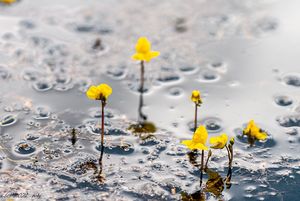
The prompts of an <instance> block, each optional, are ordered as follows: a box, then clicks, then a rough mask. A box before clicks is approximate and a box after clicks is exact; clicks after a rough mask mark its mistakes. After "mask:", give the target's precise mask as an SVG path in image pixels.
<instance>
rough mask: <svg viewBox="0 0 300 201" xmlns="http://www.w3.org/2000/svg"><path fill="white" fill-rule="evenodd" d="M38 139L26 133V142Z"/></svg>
mask: <svg viewBox="0 0 300 201" xmlns="http://www.w3.org/2000/svg"><path fill="white" fill-rule="evenodd" d="M39 138H40V137H39V136H37V135H35V134H32V133H28V134H27V135H26V140H29V141H34V140H37V139H39Z"/></svg>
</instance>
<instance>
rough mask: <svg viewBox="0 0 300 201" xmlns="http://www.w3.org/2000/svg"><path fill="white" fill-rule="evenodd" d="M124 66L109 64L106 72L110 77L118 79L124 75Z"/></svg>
mask: <svg viewBox="0 0 300 201" xmlns="http://www.w3.org/2000/svg"><path fill="white" fill-rule="evenodd" d="M125 70H126V68H125V66H119V67H112V66H109V67H108V69H107V71H106V73H107V74H108V75H110V76H111V77H112V78H114V79H117V80H120V79H123V78H124V77H125V76H126V71H125Z"/></svg>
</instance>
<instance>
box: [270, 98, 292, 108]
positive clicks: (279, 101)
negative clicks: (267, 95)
mask: <svg viewBox="0 0 300 201" xmlns="http://www.w3.org/2000/svg"><path fill="white" fill-rule="evenodd" d="M274 100H275V103H276V104H277V105H280V106H288V105H291V104H293V100H292V99H291V98H290V97H289V96H282V95H279V96H275V98H274Z"/></svg>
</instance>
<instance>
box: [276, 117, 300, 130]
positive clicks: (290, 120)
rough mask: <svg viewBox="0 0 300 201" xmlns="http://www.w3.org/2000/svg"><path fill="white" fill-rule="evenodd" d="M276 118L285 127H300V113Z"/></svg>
mask: <svg viewBox="0 0 300 201" xmlns="http://www.w3.org/2000/svg"><path fill="white" fill-rule="evenodd" d="M276 120H277V122H278V123H279V125H280V126H283V127H293V126H296V127H300V115H296V114H295V115H287V116H280V117H278V118H277V119H276Z"/></svg>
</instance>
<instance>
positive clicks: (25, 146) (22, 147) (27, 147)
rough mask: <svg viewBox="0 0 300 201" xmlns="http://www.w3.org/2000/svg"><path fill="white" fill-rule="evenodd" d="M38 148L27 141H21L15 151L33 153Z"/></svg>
mask: <svg viewBox="0 0 300 201" xmlns="http://www.w3.org/2000/svg"><path fill="white" fill-rule="evenodd" d="M35 150H36V148H35V147H34V146H33V145H32V144H30V143H27V142H20V143H19V144H17V145H16V148H15V152H17V153H19V154H32V153H33V152H35Z"/></svg>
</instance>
